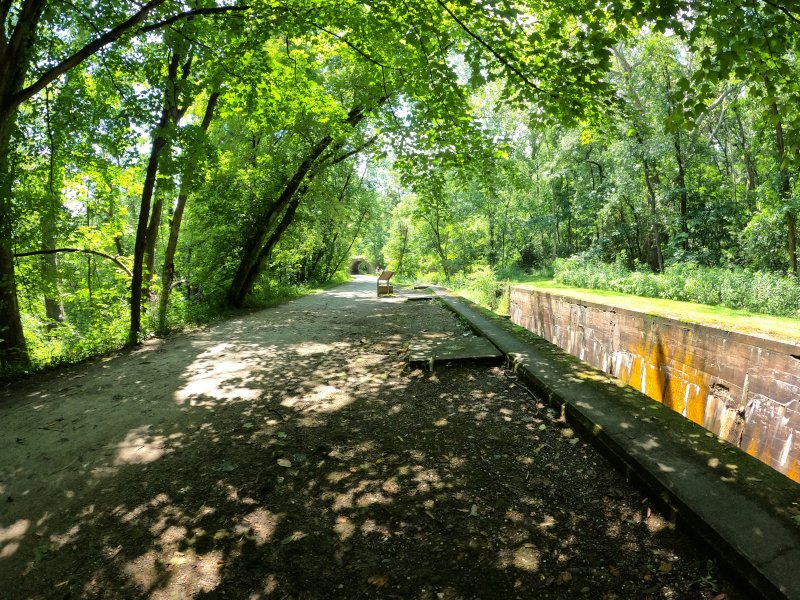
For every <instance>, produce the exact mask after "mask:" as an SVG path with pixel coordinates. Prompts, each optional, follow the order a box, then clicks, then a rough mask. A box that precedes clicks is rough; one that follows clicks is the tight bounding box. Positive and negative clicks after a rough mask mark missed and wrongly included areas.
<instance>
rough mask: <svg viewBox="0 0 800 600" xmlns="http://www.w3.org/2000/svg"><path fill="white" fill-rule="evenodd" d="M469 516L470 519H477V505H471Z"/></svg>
mask: <svg viewBox="0 0 800 600" xmlns="http://www.w3.org/2000/svg"><path fill="white" fill-rule="evenodd" d="M469 516H470V517H477V516H478V505H477V504H473V505H472V508H471V509H470V511H469Z"/></svg>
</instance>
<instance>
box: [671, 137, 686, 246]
mask: <svg viewBox="0 0 800 600" xmlns="http://www.w3.org/2000/svg"><path fill="white" fill-rule="evenodd" d="M672 145H673V147H674V148H675V162H677V163H678V176H677V177H676V179H675V183H677V184H678V190H679V191H678V194H679V196H678V197H679V198H680V227H681V233H682V234H683V239H682V240H681V247H682V248H683V249H684V250H689V193H688V191H687V189H686V165H685V163H684V157H683V148H682V146H681V133H680V131H676V132H675V133H674V134H673V138H672Z"/></svg>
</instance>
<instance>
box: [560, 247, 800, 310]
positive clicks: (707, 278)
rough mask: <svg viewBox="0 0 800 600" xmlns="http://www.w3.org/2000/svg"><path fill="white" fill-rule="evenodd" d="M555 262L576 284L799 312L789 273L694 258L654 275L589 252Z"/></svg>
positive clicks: (798, 294)
mask: <svg viewBox="0 0 800 600" xmlns="http://www.w3.org/2000/svg"><path fill="white" fill-rule="evenodd" d="M554 267H555V275H554V278H555V280H556V281H558V282H560V283H563V284H566V285H571V286H575V287H582V288H591V289H601V290H611V291H616V292H624V293H628V294H635V295H637V296H645V297H648V298H665V299H668V300H682V301H685V302H697V303H700V304H710V305H721V306H726V307H728V308H738V309H745V310H749V311H751V312H757V313H763V314H769V315H776V316H789V317H800V281H798V279H797V278H796V277H792V276H788V275H780V274H777V273H764V272H760V271H748V270H746V269H742V268H734V269H722V268H714V267H703V266H700V265H697V264H694V263H676V264H673V265H669V266H667V268H666V269H665V270H664V272H663V273H661V274H654V273H650V272H649V271H647V270H635V271H628V270H627V269H625V267H624V264H623V261H622V260H617V261H616V262H615V263H613V264H608V263H603V262H601V261H599V260H598V259H597V258H595V257H593V256H592V255H588V254H576V255H574V256H571V257H569V258H566V259H559V260H557V261H555V264H554Z"/></svg>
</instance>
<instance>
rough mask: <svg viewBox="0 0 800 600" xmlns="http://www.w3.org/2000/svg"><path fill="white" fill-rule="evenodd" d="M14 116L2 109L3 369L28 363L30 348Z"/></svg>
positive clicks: (0, 267) (0, 274)
mask: <svg viewBox="0 0 800 600" xmlns="http://www.w3.org/2000/svg"><path fill="white" fill-rule="evenodd" d="M12 119H13V116H12V115H11V114H9V112H7V111H2V110H0V368H2V367H6V366H8V365H10V364H19V365H22V366H24V365H26V364H27V363H28V351H27V348H26V346H25V335H24V334H23V331H22V318H21V317H20V313H19V304H18V302H17V281H16V276H15V273H14V251H13V248H12V228H11V222H12V210H11V188H12V175H11V164H10V162H11V161H10V160H9V154H10V151H11V149H10V147H9V145H10V144H9V142H10V140H9V138H10V131H9V129H10V125H11V121H12Z"/></svg>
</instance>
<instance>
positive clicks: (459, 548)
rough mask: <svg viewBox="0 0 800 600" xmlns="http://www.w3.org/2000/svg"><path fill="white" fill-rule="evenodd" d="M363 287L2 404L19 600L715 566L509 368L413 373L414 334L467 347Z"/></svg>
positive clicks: (4, 559) (414, 591)
mask: <svg viewBox="0 0 800 600" xmlns="http://www.w3.org/2000/svg"><path fill="white" fill-rule="evenodd" d="M362 279H363V280H362V282H361V283H357V284H354V285H351V286H345V287H343V288H338V289H336V290H332V291H328V292H325V293H323V294H318V295H315V296H312V297H308V298H304V299H301V300H298V301H293V302H291V303H288V304H286V305H284V306H282V307H278V308H277V309H271V310H266V311H262V312H259V313H255V314H252V315H248V316H246V317H242V318H237V319H235V320H232V321H229V322H226V323H222V324H219V325H217V326H215V327H212V328H209V329H206V330H202V331H199V332H196V333H195V334H192V335H191V336H188V335H187V336H177V337H176V338H174V339H172V340H169V341H168V342H166V343H158V342H153V343H151V344H149V345H148V346H147V347H146V348H144V349H141V350H137V351H136V352H132V353H129V354H127V355H123V356H120V357H118V358H116V359H113V360H111V361H104V362H101V363H97V364H94V365H87V366H83V367H79V368H76V369H75V370H68V371H65V372H64V373H63V374H60V375H59V374H57V375H55V376H53V378H52V379H51V380H50V381H45V382H42V383H37V382H31V383H29V384H27V386H28V387H27V388H26V389H24V390H23V391H22V392H21V393H20V395H19V397H20V398H21V399H19V400H15V401H14V402H13V403H6V404H5V405H0V419H2V418H3V417H4V416H7V417H9V418H12V417H13V422H14V423H15V428H14V429H13V430H10V429H9V430H8V434H7V436H10V439H6V440H0V451H7V450H8V451H9V452H8V453H6V454H5V455H6V456H9V457H11V458H10V460H9V461H8V462H7V463H6V464H3V465H0V492H1V493H2V495H3V497H4V498H5V500H2V501H0V505H1V506H2V509H0V577H2V578H3V579H4V580H6V581H8V580H10V578H9V577H7V575H10V574H12V573H13V574H17V573H22V574H23V575H22V576H20V577H17V578H15V582H16V583H15V585H16V586H18V587H17V588H15V590H14V593H16V594H17V597H31V598H48V597H52V596H53V594H52V593H51V592H53V591H54V590H55V595H57V596H58V597H63V596H66V595H70V594H71V596H72V597H88V598H158V599H160V598H208V597H232V598H296V599H299V598H306V599H317V598H332V597H335V598H362V599H363V598H374V597H402V598H431V599H433V598H437V599H438V598H469V597H514V596H515V595H519V596H521V597H531V596H539V597H563V596H564V594H566V593H567V592H568V591H570V590H571V591H572V592H574V593H579V592H580V590H581V589H582V588H583V587H584V586H592V588H591V590H592V592H595V591H596V592H597V593H598V594H599V596H598V597H602V593H604V592H605V591H610V592H614V593H619V594H620V595H619V597H632V596H631V594H633V593H635V592H637V591H638V590H639V582H640V581H641V576H642V571H643V570H644V571H646V574H647V575H648V576H649V577H652V578H660V579H658V585H659V586H661V587H663V588H665V589H670V590H671V589H675V590H678V591H679V592H678V593H680V592H682V591H686V589H687V588H686V587H685V586H684V587H681V585H682V583H683V581H684V579H686V578H687V577H689V576H688V575H686V573H683V574H681V573H682V572H681V570H680V568H679V567H678V566H677V565H678V564H681V565H682V564H683V563H682V562H679V558H680V557H681V556H683V554H681V553H687V552H688V553H689V555H690V558H688V559H686V560H685V561H684V562H685V563H686V564H688V565H692V568H703V566H704V565H705V561H704V560H701V561H700V562H698V560H700V559H698V558H697V557H696V556H695V555H692V554H691V550H687V549H686V548H685V547H684V546H682V545H681V544H682V542H681V541H680V540H678V541H676V540H675V539H674V535H675V534H674V532H673V531H672V529H671V528H670V527H669V524H668V523H667V521H666V520H664V519H663V518H661V517H659V516H658V515H657V514H656V513H652V514H651V512H650V508H649V504H647V503H645V502H643V500H642V498H641V497H640V496H638V495H637V494H636V492H634V491H632V490H631V489H630V488H629V487H627V484H626V483H625V482H624V480H623V479H622V478H621V477H620V476H618V475H617V474H616V473H615V472H613V471H612V470H610V469H609V468H608V466H607V465H605V463H604V462H603V461H602V459H600V458H599V457H597V456H596V455H595V454H594V453H593V452H592V451H591V449H590V448H589V447H588V446H587V445H586V444H585V443H583V442H582V441H581V440H579V438H578V437H577V436H576V435H575V434H574V432H572V430H571V429H569V428H568V427H566V424H564V423H562V422H561V421H560V420H559V418H558V415H555V414H554V413H551V412H548V411H546V410H545V409H544V407H543V405H537V404H536V402H535V401H533V400H531V398H530V396H529V395H528V394H527V393H526V392H525V391H524V390H523V389H521V387H520V386H519V385H517V383H516V379H515V378H514V377H513V376H510V375H508V374H507V373H505V372H504V371H502V370H501V369H496V368H494V369H486V368H441V369H438V370H437V371H436V372H435V373H432V374H431V373H428V372H425V371H422V370H415V371H411V372H409V370H408V369H406V368H405V363H404V352H405V350H406V348H407V346H408V343H409V342H410V340H412V339H413V338H414V336H415V335H418V334H421V333H434V334H438V335H443V336H446V335H454V336H461V335H463V331H462V330H461V329H460V328H459V326H458V325H457V324H456V322H455V321H454V320H453V319H452V318H451V317H450V316H449V315H447V314H446V313H444V312H443V311H442V309H441V308H440V307H438V306H435V305H431V304H428V303H423V304H419V303H418V304H415V305H413V306H412V305H411V304H410V303H404V302H403V298H402V296H400V295H398V296H396V297H394V298H382V299H380V300H377V299H376V298H375V297H374V285H375V284H374V278H362ZM287 324H291V326H287ZM434 329H436V330H437V331H433V330H434ZM423 330H426V331H423ZM37 386H40V387H37ZM45 396H56V397H58V399H59V400H58V402H53V401H49V400H48V401H44V400H42V398H43V397H45ZM6 422H8V421H6ZM41 440H47V441H48V442H47V444H42V443H40V442H41ZM60 440H65V441H60ZM11 450H13V454H12V453H11V452H10V451H11ZM567 453H572V455H573V456H574V457H575V458H573V459H572V461H571V462H570V463H569V464H572V465H575V464H577V465H579V466H578V467H577V468H572V469H570V472H567V469H566V468H565V466H564V460H565V457H566V456H567ZM598 482H599V483H598ZM589 486H594V487H593V488H592V489H597V486H600V487H601V488H602V489H603V490H608V493H606V492H605V491H604V492H602V493H600V494H597V495H594V496H592V495H589V494H587V493H586V491H585V490H586V489H587V488H589ZM662 544H663V545H662ZM676 548H677V550H676ZM654 550H658V551H659V552H660V553H661V554H659V555H658V556H659V557H660V558H659V560H662V561H671V562H670V564H672V563H673V562H674V563H675V564H676V566H675V569H674V571H670V572H669V573H662V574H659V572H658V571H657V567H658V563H654V562H653V556H654V554H653V551H654ZM623 555H630V556H633V557H635V559H634V560H633V561H632V560H629V559H623V558H621V557H622V556H623ZM692 561H694V562H692ZM698 564H700V565H701V567H698V566H697V565H698ZM654 565H655V566H654ZM612 568H613V569H615V570H616V572H618V574H617V575H614V574H613V572H612V571H610V569H612ZM681 568H682V567H681ZM565 573H566V575H564V574H565ZM692 573H693V572H692ZM3 576H4V577H3ZM692 576H693V577H694V575H692ZM559 578H561V579H559ZM695 578H696V577H695ZM653 582H654V584H655V582H656V579H653ZM693 591H694V592H696V593H694V597H703V593H704V589H701V588H695V589H694V590H693ZM0 595H2V594H1V593H0ZM12 597H14V596H12Z"/></svg>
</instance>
